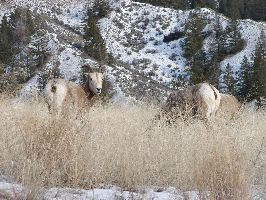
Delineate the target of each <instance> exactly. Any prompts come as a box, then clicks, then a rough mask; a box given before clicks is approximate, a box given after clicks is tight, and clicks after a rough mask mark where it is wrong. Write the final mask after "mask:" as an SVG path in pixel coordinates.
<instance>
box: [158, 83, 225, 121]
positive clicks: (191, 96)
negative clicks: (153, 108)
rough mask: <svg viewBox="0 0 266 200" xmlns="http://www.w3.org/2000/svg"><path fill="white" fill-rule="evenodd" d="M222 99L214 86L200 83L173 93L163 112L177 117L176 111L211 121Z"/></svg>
mask: <svg viewBox="0 0 266 200" xmlns="http://www.w3.org/2000/svg"><path fill="white" fill-rule="evenodd" d="M220 100H221V96H220V93H219V91H218V90H217V89H216V88H215V87H214V86H212V85H210V84H209V83H199V84H196V85H194V86H190V87H187V88H185V89H184V90H178V91H175V92H173V93H171V94H170V95H169V97H168V98H167V101H166V104H165V106H163V114H170V116H171V117H176V115H177V114H178V113H176V112H179V113H181V114H188V115H189V116H200V117H201V118H203V119H207V120H208V121H210V120H211V119H212V118H214V116H215V114H216V112H217V110H218V108H219V105H220Z"/></svg>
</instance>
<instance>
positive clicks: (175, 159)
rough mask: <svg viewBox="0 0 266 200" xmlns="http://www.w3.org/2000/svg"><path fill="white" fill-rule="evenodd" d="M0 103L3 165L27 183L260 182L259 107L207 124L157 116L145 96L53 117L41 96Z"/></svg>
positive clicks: (215, 185)
mask: <svg viewBox="0 0 266 200" xmlns="http://www.w3.org/2000/svg"><path fill="white" fill-rule="evenodd" d="M0 111H1V115H0V127H1V131H0V173H1V174H2V175H5V176H6V177H9V178H15V179H16V180H17V181H19V182H22V183H23V184H24V185H26V186H34V187H38V186H60V187H63V186H71V187H79V188H95V187H98V186H99V185H102V184H104V185H109V184H112V185H117V186H120V187H122V188H124V189H128V190H131V189H135V188H138V187H141V186H151V185H153V186H161V187H168V186H175V187H177V188H180V189H182V190H191V189H200V190H205V189H206V190H207V191H209V192H210V194H211V195H218V197H219V198H220V197H221V198H220V199H223V198H224V199H226V197H230V198H231V197H232V198H231V199H233V197H236V196H237V197H238V196H239V197H242V196H241V195H240V194H243V195H246V194H247V193H248V188H249V184H265V180H266V177H265V175H266V167H265V166H266V165H265V163H266V155H265V143H264V141H263V137H264V134H265V131H266V130H265V129H266V127H265V122H264V121H265V116H266V115H265V112H264V111H261V112H253V111H249V110H245V111H243V114H242V115H241V116H240V117H239V118H238V119H235V120H234V123H229V122H228V121H227V120H226V121H223V120H217V121H216V122H214V123H212V124H210V125H208V126H206V124H205V123H204V122H202V121H199V120H197V119H191V121H190V122H189V123H187V122H186V121H183V120H181V119H176V120H175V123H173V124H172V125H170V126H169V125H167V122H166V121H164V120H158V121H156V122H154V120H153V119H154V116H155V115H156V113H158V109H157V108H154V107H153V106H150V105H149V106H148V105H147V104H143V105H132V106H119V105H114V104H104V105H102V104H99V105H96V106H94V107H93V108H92V109H91V110H90V112H89V113H86V114H85V115H84V116H82V117H79V118H76V116H75V115H74V116H72V115H71V113H70V114H69V116H68V118H62V119H58V118H54V117H53V116H51V115H49V113H48V111H47V108H46V106H45V104H44V103H42V102H31V103H27V102H18V101H17V100H14V99H9V98H6V97H0ZM242 192H243V193H242ZM220 194H221V196H219V195H220ZM216 197H217V196H213V198H216ZM218 197H217V198H216V199H219V198H218ZM243 198H244V196H243Z"/></svg>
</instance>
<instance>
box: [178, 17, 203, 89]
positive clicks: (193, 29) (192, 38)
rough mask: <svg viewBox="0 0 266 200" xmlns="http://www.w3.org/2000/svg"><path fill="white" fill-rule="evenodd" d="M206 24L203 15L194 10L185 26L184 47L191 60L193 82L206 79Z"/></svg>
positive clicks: (190, 71)
mask: <svg viewBox="0 0 266 200" xmlns="http://www.w3.org/2000/svg"><path fill="white" fill-rule="evenodd" d="M205 25H206V22H205V18H204V16H203V15H201V14H199V13H197V12H192V13H190V16H189V20H188V22H187V25H186V27H185V36H186V39H185V42H184V44H183V49H184V52H185V56H186V57H187V59H188V60H189V65H190V69H189V71H188V74H189V76H190V80H191V82H192V83H193V84H197V83H199V82H202V81H205V80H206V71H205V69H204V61H205V53H204V52H203V51H202V46H203V41H204V36H203V33H202V31H203V29H204V27H205Z"/></svg>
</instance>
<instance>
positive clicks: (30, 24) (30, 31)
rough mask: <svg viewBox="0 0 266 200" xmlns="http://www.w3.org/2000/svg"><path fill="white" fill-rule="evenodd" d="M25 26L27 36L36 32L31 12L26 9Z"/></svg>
mask: <svg viewBox="0 0 266 200" xmlns="http://www.w3.org/2000/svg"><path fill="white" fill-rule="evenodd" d="M26 26H27V31H28V35H29V36H31V35H33V34H34V33H35V32H36V30H35V26H34V21H33V19H32V14H31V11H30V10H27V11H26Z"/></svg>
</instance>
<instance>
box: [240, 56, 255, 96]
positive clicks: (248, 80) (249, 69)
mask: <svg viewBox="0 0 266 200" xmlns="http://www.w3.org/2000/svg"><path fill="white" fill-rule="evenodd" d="M253 83H254V70H253V66H252V64H251V63H250V62H249V60H248V58H247V57H246V56H244V58H243V61H242V62H241V67H240V70H239V72H238V78H237V96H238V99H240V100H241V101H251V100H253V96H254V95H253V91H254V84H253Z"/></svg>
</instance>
